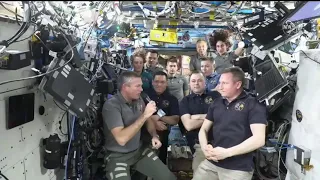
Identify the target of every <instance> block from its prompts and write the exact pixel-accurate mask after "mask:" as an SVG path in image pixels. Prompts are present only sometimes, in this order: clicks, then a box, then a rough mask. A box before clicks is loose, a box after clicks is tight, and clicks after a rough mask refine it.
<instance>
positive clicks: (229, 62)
mask: <svg viewBox="0 0 320 180" xmlns="http://www.w3.org/2000/svg"><path fill="white" fill-rule="evenodd" d="M237 58H238V55H236V54H234V51H232V52H228V53H226V54H225V55H223V56H220V55H217V56H216V57H215V58H214V62H215V71H216V72H217V73H219V74H221V73H222V71H223V70H224V69H226V68H229V67H232V66H233V61H234V60H236V59H237Z"/></svg>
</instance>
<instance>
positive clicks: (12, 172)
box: [1, 160, 25, 180]
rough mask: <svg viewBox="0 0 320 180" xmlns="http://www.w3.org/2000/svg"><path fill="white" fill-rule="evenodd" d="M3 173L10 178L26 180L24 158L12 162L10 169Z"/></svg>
mask: <svg viewBox="0 0 320 180" xmlns="http://www.w3.org/2000/svg"><path fill="white" fill-rule="evenodd" d="M2 173H3V174H4V175H5V176H6V177H7V178H8V179H10V180H11V179H12V180H25V171H24V161H23V160H22V161H19V162H16V163H14V164H12V166H11V167H10V168H9V169H7V170H5V171H3V172H2ZM1 180H2V178H1Z"/></svg>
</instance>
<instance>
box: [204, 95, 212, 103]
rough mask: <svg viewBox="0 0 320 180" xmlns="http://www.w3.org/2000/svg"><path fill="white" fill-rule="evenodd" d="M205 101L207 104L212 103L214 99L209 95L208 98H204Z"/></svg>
mask: <svg viewBox="0 0 320 180" xmlns="http://www.w3.org/2000/svg"><path fill="white" fill-rule="evenodd" d="M204 102H205V103H206V104H211V103H212V102H213V99H212V97H211V96H208V97H206V98H205V99H204Z"/></svg>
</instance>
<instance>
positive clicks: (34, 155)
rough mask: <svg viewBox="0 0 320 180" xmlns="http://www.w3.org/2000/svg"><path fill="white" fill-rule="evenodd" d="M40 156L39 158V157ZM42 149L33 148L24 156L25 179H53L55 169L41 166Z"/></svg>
mask: <svg viewBox="0 0 320 180" xmlns="http://www.w3.org/2000/svg"><path fill="white" fill-rule="evenodd" d="M40 157H41V158H40ZM42 157H43V150H42V148H39V147H38V148H36V149H34V150H33V151H32V152H31V153H30V154H29V155H27V156H26V157H25V169H26V179H27V180H29V179H30V180H31V179H39V180H40V179H41V180H50V179H54V177H55V176H56V173H55V170H48V169H45V168H43V166H42V164H43V161H42V159H43V158H42Z"/></svg>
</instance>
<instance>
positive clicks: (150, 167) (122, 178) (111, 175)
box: [105, 146, 177, 180]
mask: <svg viewBox="0 0 320 180" xmlns="http://www.w3.org/2000/svg"><path fill="white" fill-rule="evenodd" d="M105 164H106V173H107V174H106V175H107V178H108V180H131V176H132V175H131V174H130V172H131V169H133V170H136V171H139V172H140V173H142V174H144V175H146V176H148V177H151V178H153V179H154V180H176V179H177V178H176V176H175V175H174V174H173V173H172V172H171V171H170V170H169V169H168V167H167V166H166V165H164V164H163V163H162V161H161V160H160V159H159V158H158V156H157V155H156V153H155V152H154V151H153V150H152V149H150V148H148V147H145V146H140V147H139V148H138V149H137V150H135V151H133V152H130V153H115V152H109V153H108V152H107V155H106V158H105Z"/></svg>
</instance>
